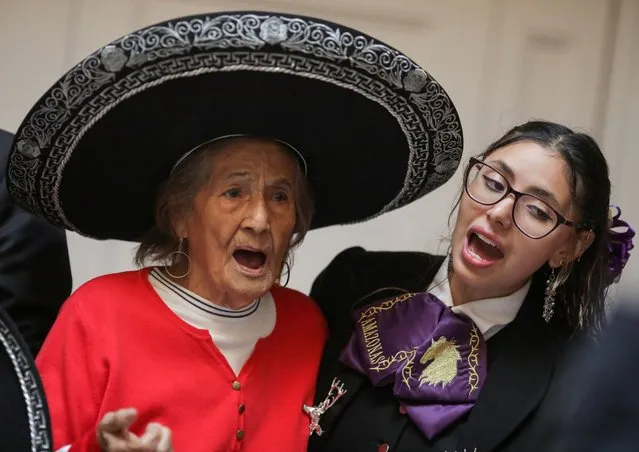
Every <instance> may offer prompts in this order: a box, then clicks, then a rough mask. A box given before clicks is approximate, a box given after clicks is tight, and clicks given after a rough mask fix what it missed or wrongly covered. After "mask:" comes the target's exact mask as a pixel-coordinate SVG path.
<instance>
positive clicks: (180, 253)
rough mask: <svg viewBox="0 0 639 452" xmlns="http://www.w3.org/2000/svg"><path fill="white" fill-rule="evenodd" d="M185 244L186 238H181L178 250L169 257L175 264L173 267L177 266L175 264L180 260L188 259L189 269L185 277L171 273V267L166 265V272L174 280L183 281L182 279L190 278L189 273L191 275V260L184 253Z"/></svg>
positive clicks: (187, 268)
mask: <svg viewBox="0 0 639 452" xmlns="http://www.w3.org/2000/svg"><path fill="white" fill-rule="evenodd" d="M183 242H184V238H183V237H180V243H179V244H178V247H177V250H175V251H173V252H172V253H170V254H169V255H168V256H167V259H170V260H171V261H172V262H173V263H172V265H175V263H176V262H177V261H178V260H180V258H184V259H186V262H187V267H186V272H185V273H184V274H183V275H174V274H173V273H171V271H170V270H169V268H170V266H168V265H165V266H164V271H165V272H166V273H167V274H168V275H169V276H170V277H171V278H174V279H182V278H186V277H187V276H188V274H189V273H191V258H190V257H189V255H188V254H186V253H185V252H184V251H183V248H182V246H183Z"/></svg>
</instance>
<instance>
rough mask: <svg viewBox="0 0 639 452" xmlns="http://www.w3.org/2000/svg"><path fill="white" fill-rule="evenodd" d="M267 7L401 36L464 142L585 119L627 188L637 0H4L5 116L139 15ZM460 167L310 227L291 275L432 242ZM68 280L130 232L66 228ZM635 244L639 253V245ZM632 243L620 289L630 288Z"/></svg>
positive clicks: (114, 249) (10, 119)
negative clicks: (517, 127) (535, 124)
mask: <svg viewBox="0 0 639 452" xmlns="http://www.w3.org/2000/svg"><path fill="white" fill-rule="evenodd" d="M225 9H226V10H229V9H234V10H237V9H253V10H256V9H258V10H259V9H266V10H279V11H283V12H298V13H303V14H308V15H315V16H319V17H324V18H327V19H330V20H334V21H336V22H342V23H344V24H346V25H349V26H351V27H354V28H360V29H361V30H363V31H365V32H368V33H370V34H372V35H374V36H376V37H378V38H379V39H381V40H384V41H386V42H387V43H388V44H391V45H393V46H396V47H398V48H400V49H402V50H404V51H405V52H406V53H407V54H408V55H410V56H411V57H412V58H414V59H415V60H416V61H418V62H420V63H421V64H423V65H424V67H425V68H426V69H427V70H428V71H430V72H431V73H432V74H433V75H434V76H435V78H437V79H438V80H439V81H440V82H441V83H442V84H443V85H444V87H445V88H446V89H447V91H448V92H449V93H450V94H451V95H452V97H453V99H454V101H455V103H456V105H457V107H458V109H459V111H460V114H461V118H462V122H463V124H464V128H465V137H466V138H465V142H466V145H465V156H466V157H467V156H469V155H472V154H476V153H477V152H479V151H481V149H482V148H483V147H485V146H486V145H487V144H488V143H489V141H491V140H493V139H495V138H497V137H498V136H499V135H500V134H501V133H503V132H504V131H505V130H506V129H507V128H509V127H511V126H512V125H514V124H515V123H517V122H521V121H524V120H527V119H529V118H545V119H550V120H556V121H560V122H564V123H566V124H567V125H569V126H573V127H577V128H579V129H584V130H586V131H589V132H591V133H592V134H593V135H594V136H595V137H596V138H597V139H598V140H599V141H600V144H601V145H602V147H603V149H604V152H605V154H606V156H607V158H608V160H609V163H610V167H611V177H612V179H613V182H614V192H613V195H614V199H615V200H616V201H618V202H619V203H621V204H622V206H623V208H624V214H625V216H626V218H628V219H629V220H630V221H632V222H633V223H634V224H636V225H639V203H637V202H636V201H635V200H633V199H631V197H632V196H633V193H632V189H633V186H632V181H633V178H634V175H635V173H634V171H636V169H637V168H639V165H638V163H639V157H638V153H637V146H636V143H637V140H636V139H635V134H634V132H635V130H636V128H637V125H639V1H638V0H534V1H533V0H472V1H468V0H394V1H392V2H389V1H387V0H350V1H349V2H342V1H341V0H322V1H321V2H318V1H314V0H298V1H293V0H224V1H210V0H199V1H198V0H111V1H103V0H27V1H25V0H0V65H1V66H0V67H1V68H2V70H0V127H3V128H6V129H8V130H16V129H17V127H18V125H19V123H20V121H21V119H22V117H23V116H24V115H25V114H26V112H27V111H28V109H29V108H30V106H31V104H32V103H33V102H34V101H35V100H36V99H37V98H38V97H39V96H40V94H42V93H43V92H44V90H45V89H46V88H47V87H48V86H49V85H50V84H51V83H52V82H53V81H54V80H55V79H56V78H57V77H58V76H59V75H61V74H62V72H63V71H64V70H65V69H67V68H68V67H70V66H71V65H72V64H74V63H75V62H77V61H78V60H79V59H81V58H82V57H83V56H84V55H85V54H86V53H88V52H90V51H92V50H95V49H96V48H97V47H99V46H101V45H103V44H105V43H107V42H108V41H110V40H112V39H115V38H117V37H119V36H121V35H122V34H125V33H127V32H128V31H130V30H132V29H135V28H137V27H140V26H143V25H148V24H151V23H153V22H157V21H161V20H164V19H168V18H171V17H175V16H179V15H184V14H191V13H197V12H204V11H216V10H225ZM460 178H461V171H458V173H457V174H456V175H455V177H454V178H453V179H452V180H451V181H450V182H449V183H448V184H446V185H445V186H444V187H442V188H440V189H439V190H437V191H435V192H434V193H432V194H431V195H430V196H427V197H426V198H425V199H423V200H421V201H419V202H416V203H415V204H413V205H411V206H408V207H405V208H403V209H401V210H399V211H397V212H394V213H391V214H388V215H386V216H383V217H380V218H378V219H376V220H374V221H371V222H369V223H367V224H362V225H356V226H348V227H333V228H328V229H325V230H320V231H314V232H313V233H311V234H310V235H309V236H308V238H307V240H306V242H305V243H304V245H303V246H302V247H301V248H300V250H299V251H298V253H297V255H296V262H295V267H294V269H293V273H292V278H291V284H290V285H291V286H293V287H296V288H298V289H301V290H303V291H307V290H308V289H309V288H310V284H311V282H312V280H313V278H314V277H315V276H316V275H317V273H318V272H319V271H320V270H321V269H322V268H323V267H324V266H325V265H326V264H327V263H328V261H329V260H330V259H331V258H332V257H333V256H334V255H335V254H336V253H337V252H339V251H340V250H341V249H343V248H345V247H348V246H352V245H361V246H364V247H366V248H369V249H402V250H409V249H412V250H426V251H431V252H432V251H437V250H438V249H444V248H443V247H440V244H441V240H442V238H443V237H445V235H446V233H447V227H446V220H447V215H448V211H449V208H450V206H451V203H452V200H453V197H454V195H455V193H456V192H457V189H458V186H459V183H460ZM69 247H70V252H71V260H72V269H73V275H74V283H75V284H74V285H75V286H76V287H77V286H78V285H79V284H81V283H83V282H84V281H86V280H87V279H89V278H91V277H93V276H96V275H99V274H103V273H106V272H112V271H119V270H123V269H128V268H132V264H131V256H132V253H131V251H132V249H133V246H132V245H131V244H127V243H121V242H111V241H110V242H95V241H92V240H88V239H85V238H82V237H79V236H77V235H76V234H73V233H71V234H69ZM635 254H638V255H639V250H637V251H636V253H635ZM637 260H639V256H635V262H633V261H631V263H630V264H629V266H628V270H627V272H626V275H625V278H624V280H623V282H622V285H621V287H622V289H623V290H625V291H631V290H632V289H635V290H636V289H639V262H636V261H637Z"/></svg>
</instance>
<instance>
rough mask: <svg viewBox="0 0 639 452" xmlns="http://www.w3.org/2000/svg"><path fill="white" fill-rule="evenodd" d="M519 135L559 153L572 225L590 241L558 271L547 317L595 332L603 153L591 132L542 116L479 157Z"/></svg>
mask: <svg viewBox="0 0 639 452" xmlns="http://www.w3.org/2000/svg"><path fill="white" fill-rule="evenodd" d="M524 141H527V142H533V143H537V144H538V145H540V146H542V147H544V148H545V149H548V150H551V151H554V152H556V153H558V154H559V155H560V156H561V157H562V158H563V160H564V161H565V162H566V164H567V168H568V174H566V177H567V180H568V183H569V185H570V191H571V194H572V200H573V208H574V210H575V212H578V214H579V218H580V220H579V223H578V225H577V226H576V228H577V230H578V231H586V230H588V231H592V232H593V233H594V241H593V242H592V244H591V245H590V246H589V247H588V249H587V250H586V251H585V252H584V253H583V255H581V256H580V257H579V258H578V259H577V260H575V261H572V262H570V263H568V264H567V265H564V266H562V267H561V269H560V271H559V272H558V275H557V278H556V284H555V286H556V287H558V289H557V292H556V298H555V303H556V304H555V315H554V317H553V321H563V322H565V323H566V324H567V325H568V326H569V328H570V329H571V330H572V331H573V332H578V331H581V332H585V331H590V332H594V333H598V332H601V331H602V330H603V329H604V327H605V325H606V310H605V301H606V294H607V289H608V286H609V285H610V283H611V282H612V281H611V280H610V276H609V270H608V243H609V232H610V230H609V218H608V212H609V207H610V179H609V171H608V164H607V163H606V159H605V157H604V155H603V153H602V152H601V149H600V148H599V146H598V145H597V143H596V141H595V140H594V139H593V138H592V137H591V136H589V135H587V134H585V133H579V132H575V131H573V130H571V129H569V128H568V127H566V126H563V125H561V124H556V123H553V122H547V121H529V122H526V123H525V124H522V125H519V126H516V127H514V128H512V129H511V130H509V131H508V132H506V134H505V135H504V136H502V137H501V138H499V139H498V140H497V141H495V142H494V143H492V144H491V145H490V146H488V148H487V149H486V150H485V151H484V152H483V153H481V154H480V157H482V158H483V157H487V156H489V155H490V154H492V153H493V152H495V151H496V150H497V149H500V148H503V147H505V146H508V145H511V144H514V143H519V142H524ZM462 194H463V190H462V192H460V195H459V198H458V199H457V200H456V202H455V206H454V208H453V210H452V212H451V215H450V217H449V225H450V223H451V220H452V217H453V214H454V212H455V211H456V210H457V206H458V205H459V202H460V201H461V196H462ZM550 270H551V269H550V267H549V266H548V265H547V264H546V265H543V266H542V267H541V268H540V269H539V270H537V272H536V274H535V275H534V277H535V279H536V280H538V279H539V280H542V281H545V280H546V279H547V277H548V276H549V274H550Z"/></svg>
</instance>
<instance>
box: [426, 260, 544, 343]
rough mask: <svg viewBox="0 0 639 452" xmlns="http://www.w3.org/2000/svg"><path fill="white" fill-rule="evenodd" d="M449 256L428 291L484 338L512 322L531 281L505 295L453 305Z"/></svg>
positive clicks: (486, 338)
mask: <svg viewBox="0 0 639 452" xmlns="http://www.w3.org/2000/svg"><path fill="white" fill-rule="evenodd" d="M449 262H450V258H449V257H447V258H446V259H444V262H442V265H441V267H439V270H438V271H437V274H436V275H435V278H434V279H433V282H432V283H431V285H430V287H429V289H428V292H430V293H431V294H432V295H434V296H436V297H437V298H439V299H440V300H441V301H442V302H443V303H444V304H445V305H446V306H448V307H450V308H451V310H452V311H453V312H456V313H460V314H464V315H466V316H468V317H470V319H471V320H472V321H473V322H474V323H475V325H477V328H479V330H480V331H481V333H482V335H483V336H484V339H485V340H488V339H489V338H490V337H492V336H494V335H495V334H496V333H497V332H499V331H500V330H501V329H502V328H503V327H505V326H506V325H508V324H509V323H510V322H512V321H513V320H514V319H515V317H516V316H517V313H518V312H519V309H520V308H521V305H522V304H523V303H524V299H525V298H526V294H528V289H529V288H530V283H531V281H530V280H528V282H527V283H526V284H524V285H523V287H521V288H520V289H518V290H516V291H515V292H513V293H511V294H510V295H507V296H505V297H498V298H486V299H483V300H475V301H471V302H469V303H465V304H463V305H460V306H454V305H453V297H452V294H451V292H450V284H449V282H448V265H449Z"/></svg>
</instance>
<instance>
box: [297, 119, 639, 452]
mask: <svg viewBox="0 0 639 452" xmlns="http://www.w3.org/2000/svg"><path fill="white" fill-rule="evenodd" d="M609 200H610V181H609V179H608V167H607V165H606V160H605V158H604V156H603V155H602V153H601V151H600V149H599V147H598V146H597V144H596V143H595V141H594V140H593V139H592V138H591V137H589V136H588V135H585V134H581V133H575V132H573V131H572V130H570V129H568V128H566V127H564V126H562V125H559V124H554V123H549V122H528V123H526V124H523V125H520V126H518V127H515V128H513V129H512V130H510V131H509V132H508V133H506V134H505V135H504V136H503V137H502V138H501V139H499V140H498V141H497V142H495V143H494V144H492V145H491V146H490V147H489V148H488V149H487V150H486V151H485V152H484V153H483V154H481V155H480V156H478V157H475V158H471V159H470V162H469V163H468V166H467V168H466V170H465V174H464V185H463V191H462V194H461V197H460V199H459V202H458V204H457V211H456V221H455V226H454V229H453V231H452V236H451V246H450V252H449V253H448V255H447V256H432V255H429V254H425V253H417V252H414V253H412V252H370V251H366V250H364V249H362V248H350V249H347V250H345V251H343V252H342V253H340V254H339V255H338V256H337V257H336V258H335V259H334V260H333V262H331V263H330V264H329V265H328V267H327V268H326V269H325V270H324V271H323V272H322V273H321V274H320V275H319V277H318V278H317V280H316V281H315V283H314V285H313V288H312V292H311V296H312V298H314V299H315V300H316V301H317V302H318V303H319V304H320V306H321V307H322V309H323V311H324V313H325V316H326V318H327V320H328V322H329V329H330V333H331V339H330V340H329V342H328V345H327V347H326V349H325V352H324V357H323V362H322V365H321V368H320V369H321V370H320V378H319V384H318V389H317V396H316V403H318V404H320V403H321V402H324V401H326V402H325V403H324V404H323V405H318V407H319V408H320V411H319V412H318V414H319V416H316V419H317V418H319V428H321V429H322V430H323V434H322V435H321V436H313V439H312V441H311V447H310V450H312V451H331V452H340V451H349V452H357V451H369V450H380V451H388V450H390V451H403V452H408V451H417V450H419V451H431V450H432V451H438V452H439V451H455V450H456V451H463V450H465V451H479V452H490V451H512V452H521V451H526V450H531V451H532V450H534V451H539V450H544V448H543V445H542V441H543V440H544V439H545V438H546V437H547V436H548V435H549V434H550V433H551V432H552V429H553V427H554V426H553V423H552V421H550V419H551V417H550V414H552V411H553V410H552V402H553V399H554V395H555V394H558V393H559V392H560V391H561V387H560V379H559V377H558V375H559V373H560V372H559V367H560V365H561V364H563V363H564V362H565V358H564V356H565V351H566V350H567V347H568V346H569V344H570V343H571V340H574V339H575V338H576V337H578V336H580V335H581V333H585V332H592V331H595V332H596V331H599V330H600V329H601V328H602V327H603V325H604V322H605V315H604V298H605V295H606V288H607V287H608V285H609V284H611V282H613V280H615V279H616V278H618V276H619V273H620V272H621V268H622V267H623V264H625V261H626V260H627V257H628V256H627V249H629V248H630V245H629V241H630V240H631V238H632V231H631V230H630V229H629V228H627V229H628V231H627V235H626V236H615V237H614V238H613V240H611V234H613V233H612V232H611V226H615V227H616V226H620V225H621V226H626V227H627V225H626V224H625V223H619V221H620V220H619V219H618V215H615V216H614V217H612V216H611V214H610V210H609ZM613 219H614V220H615V221H614V225H613V224H612V223H613V221H611V220H613ZM620 239H621V240H622V241H625V243H621V244H619V243H613V242H618V241H619V240H620ZM613 245H614V246H613ZM619 250H621V253H622V254H621V255H615V254H619V253H618V252H619ZM611 252H612V255H611ZM397 289H400V295H397V294H394V293H393V292H392V291H393V290H397ZM404 292H408V294H405V293H404ZM411 293H412V294H411ZM415 293H416V294H415ZM557 391H559V392H557ZM329 392H330V394H329V396H328V397H327V393H329ZM325 397H326V399H325ZM319 428H318V430H319Z"/></svg>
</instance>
